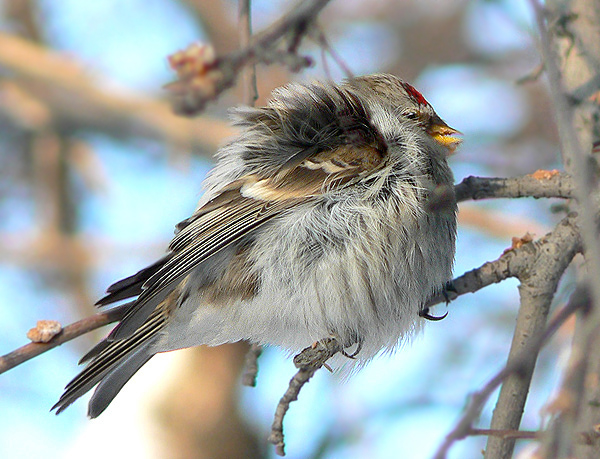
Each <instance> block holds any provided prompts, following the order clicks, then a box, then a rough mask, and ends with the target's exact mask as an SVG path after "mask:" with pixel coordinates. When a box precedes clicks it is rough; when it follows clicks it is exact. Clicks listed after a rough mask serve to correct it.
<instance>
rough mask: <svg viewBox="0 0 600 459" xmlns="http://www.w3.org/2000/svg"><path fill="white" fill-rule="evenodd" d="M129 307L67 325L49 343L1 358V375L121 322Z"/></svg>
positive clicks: (28, 347) (119, 307) (19, 350)
mask: <svg viewBox="0 0 600 459" xmlns="http://www.w3.org/2000/svg"><path fill="white" fill-rule="evenodd" d="M128 306H129V304H124V305H121V306H117V307H116V308H112V309H109V310H108V311H105V312H100V313H98V314H94V315H93V316H90V317H86V318H85V319H81V320H79V321H77V322H75V323H72V324H71V325H67V326H66V327H65V328H63V330H62V332H60V333H59V334H58V335H56V336H55V337H54V338H53V339H52V340H51V341H49V342H48V343H29V344H26V345H24V346H21V347H20V348H18V349H16V350H14V351H12V352H9V353H8V354H6V355H3V356H2V357H0V374H2V373H4V372H5V371H8V370H10V369H11V368H14V367H16V366H17V365H20V364H21V363H23V362H26V361H27V360H30V359H32V358H34V357H37V356H38V355H40V354H43V353H44V352H46V351H49V350H50V349H52V348H55V347H56V346H59V345H61V344H63V343H66V342H67V341H71V340H72V339H75V338H77V337H79V336H81V335H85V334H86V333H89V332H91V331H92V330H96V329H97V328H100V327H103V326H104V325H108V324H111V323H113V322H117V321H119V320H121V318H122V317H123V314H124V313H125V309H126V308H127V307H128Z"/></svg>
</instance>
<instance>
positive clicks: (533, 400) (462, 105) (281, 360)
mask: <svg viewBox="0 0 600 459" xmlns="http://www.w3.org/2000/svg"><path fill="white" fill-rule="evenodd" d="M292 5H293V3H292V2H290V1H283V0H277V1H272V0H256V1H254V2H252V20H253V24H254V29H255V31H259V30H261V29H262V28H264V27H266V26H268V25H269V24H271V23H272V22H273V21H275V20H276V19H277V18H279V17H280V16H281V15H282V14H283V13H284V12H285V11H288V10H289V9H290V8H291V7H292ZM319 24H320V27H321V28H322V30H323V32H324V33H325V35H326V36H327V38H328V40H329V42H330V44H331V45H332V47H333V49H335V50H336V52H337V53H338V54H339V55H340V57H341V59H342V60H343V61H344V62H345V64H346V65H347V66H348V67H349V68H350V69H351V70H352V72H354V73H355V74H366V73H372V72H389V73H394V74H396V75H398V76H401V77H402V78H404V79H406V80H408V81H411V82H412V83H413V84H414V85H415V86H416V87H417V88H419V89H420V90H421V91H422V92H423V94H424V95H425V97H426V98H427V99H428V100H429V101H430V102H431V103H432V105H433V106H434V107H435V108H436V111H437V112H438V113H439V114H440V116H442V117H443V118H444V119H445V120H446V121H447V122H448V124H449V125H451V126H453V127H456V128H457V129H459V130H461V131H462V132H463V133H464V134H465V142H464V144H463V146H462V147H461V149H460V150H459V151H458V152H457V154H456V155H455V156H454V157H453V158H452V160H451V165H452V167H453V170H454V173H455V177H456V181H457V182H459V181H461V180H462V179H463V178H464V177H466V176H469V175H481V176H514V175H519V174H526V173H531V172H533V171H535V170H537V169H553V168H555V167H558V165H559V162H558V149H557V146H556V141H555V140H556V133H555V129H554V123H553V120H552V111H551V106H550V104H549V100H548V97H547V92H546V86H545V82H544V80H543V78H539V77H538V74H539V72H540V58H539V56H538V53H537V50H536V38H535V37H536V33H535V27H534V25H533V21H532V14H531V11H530V10H529V7H528V2H526V1H524V0H488V1H486V0H470V1H468V0H444V1H439V0H404V1H401V0H397V1H391V0H344V1H342V0H334V1H332V2H331V3H330V5H329V6H328V7H327V8H326V9H325V10H324V11H323V13H322V14H321V16H320V19H319ZM237 34H238V27H237V3H236V2H235V1H227V0H222V1H214V0H103V1H101V2H99V1H97V2H83V1H78V0H62V1H60V2H57V1H53V0H0V354H5V353H7V352H10V351H11V350H13V349H15V348H17V347H18V346H21V345H23V344H25V343H26V342H27V339H26V337H25V334H26V332H27V330H28V329H29V328H31V327H33V326H34V325H35V322H36V321H37V320H39V319H53V320H58V321H60V322H61V323H62V324H63V325H66V324H68V323H71V322H74V321H76V320H78V319H80V318H83V317H85V316H88V315H90V314H92V313H93V312H94V307H93V304H94V302H95V300H96V299H97V298H99V297H100V296H101V295H102V293H103V291H104V289H105V288H106V287H107V286H108V285H109V284H110V283H111V282H113V281H115V280H117V279H120V278H122V277H124V276H127V275H130V274H132V273H133V272H135V271H137V270H138V269H140V268H141V267H143V266H145V265H146V264H148V263H150V262H152V261H154V260H155V259H156V258H157V257H159V256H161V254H162V253H164V250H165V248H166V245H167V243H168V241H169V239H170V238H171V237H172V234H173V233H172V230H173V227H174V225H175V224H176V223H177V222H179V221H180V220H182V219H184V218H185V217H187V216H188V215H189V214H190V212H192V211H193V209H194V207H195V203H196V202H197V200H198V198H199V197H200V196H201V193H202V191H201V186H200V184H201V182H202V179H203V177H204V175H205V174H206V172H207V171H208V170H209V169H210V167H211V156H212V154H213V153H214V152H215V150H216V149H217V148H218V146H219V145H221V144H223V143H224V142H226V141H227V139H228V138H229V137H231V136H232V135H233V134H234V131H233V130H232V129H231V128H230V127H229V126H228V122H227V109H228V108H229V107H231V106H235V105H237V104H239V103H240V101H241V100H242V90H241V88H238V87H236V88H233V89H232V90H230V91H228V92H227V93H225V95H224V96H223V97H221V98H220V100H219V101H218V102H217V103H212V104H210V105H209V107H208V109H207V111H206V112H205V113H204V114H203V116H201V117H199V118H195V119H186V118H181V117H178V116H175V115H173V114H172V113H171V110H170V107H169V104H168V103H167V102H166V101H165V99H166V94H165V91H164V90H163V88H162V87H163V86H164V85H165V84H166V83H168V82H169V81H171V80H173V79H174V75H173V74H172V73H171V71H170V70H169V68H168V65H167V61H166V56H167V55H169V54H172V53H174V52H175V51H177V50H179V49H182V48H184V47H186V46H187V45H189V44H190V43H192V42H194V41H202V42H210V43H212V44H213V46H214V47H215V49H216V50H217V52H218V53H226V52H229V51H231V50H234V49H236V47H237V46H238V37H237ZM302 52H303V53H304V54H306V55H309V56H311V57H312V59H313V60H314V61H315V65H314V67H312V68H310V69H308V70H305V71H303V72H302V73H300V74H290V73H288V72H287V71H286V70H285V69H282V68H280V67H278V66H271V67H261V66H259V67H258V90H259V96H260V98H259V101H258V103H259V104H261V103H264V101H265V100H266V99H267V98H268V95H269V93H270V91H271V90H272V89H273V88H275V87H277V86H279V85H281V84H285V83H286V82H288V81H290V80H310V79H313V78H327V77H328V76H331V77H332V78H334V79H340V78H342V77H343V75H344V73H343V71H342V70H341V69H340V68H339V66H337V65H336V63H335V62H334V61H333V60H332V59H330V58H327V57H324V56H323V53H322V51H321V49H320V48H319V45H318V43H316V42H311V41H310V40H307V41H306V42H305V45H304V47H303V48H302ZM553 204H554V203H553V202H552V201H548V200H543V201H535V200H529V199H526V200H510V201H508V200H496V201H490V202H477V203H472V202H469V203H464V204H462V205H461V206H460V229H459V240H458V249H457V256H456V268H455V274H456V275H460V274H462V273H464V272H465V271H467V270H470V269H473V268H476V267H478V266H480V265H481V264H483V263H484V262H486V261H490V260H494V259H496V258H497V257H499V256H500V254H501V253H502V251H503V250H504V249H506V248H507V247H509V246H510V243H511V237H512V236H522V235H524V234H525V233H526V232H527V231H529V232H530V233H534V234H535V235H536V236H537V237H540V236H542V235H543V234H544V233H545V232H546V231H548V230H549V229H550V228H552V226H553V224H554V223H555V222H556V221H558V218H559V217H558V216H555V215H554V214H553V213H552V206H553ZM571 288H572V280H571V279H570V277H569V275H567V276H566V278H565V279H563V282H562V286H561V292H562V293H559V295H557V301H562V300H564V298H565V297H566V294H567V293H568V292H569V291H570V290H571ZM517 308H518V291H517V282H516V281H508V282H504V283H502V284H500V285H496V286H492V287H489V288H487V289H485V290H483V291H480V292H477V293H476V294H473V295H468V296H464V297H461V298H459V299H458V300H457V301H455V302H453V303H452V304H451V305H450V306H449V315H448V317H447V318H446V319H445V320H443V321H441V322H436V323H428V324H427V326H426V328H425V331H424V333H423V334H421V335H420V336H418V337H416V338H415V339H414V340H413V342H412V343H407V345H405V346H404V347H403V348H402V349H401V351H400V352H398V353H396V354H395V355H384V356H381V357H380V358H378V359H377V360H375V361H374V362H373V363H372V364H370V365H369V366H368V367H367V368H366V369H364V370H363V371H362V372H361V373H359V374H358V375H356V376H354V377H353V378H351V379H350V380H348V381H341V380H340V379H339V378H338V377H337V376H336V375H332V374H330V373H328V372H326V371H320V372H319V373H318V374H317V375H316V376H315V378H314V379H313V380H312V381H311V382H310V383H309V384H308V385H307V386H305V387H304V389H303V390H302V392H301V394H300V397H299V400H298V401H297V402H295V403H293V404H292V406H291V409H290V411H289V413H288V416H287V417H286V419H285V424H284V427H285V434H286V441H287V454H288V457H289V458H363V457H369V458H392V457H394V458H397V457H402V458H427V457H430V456H431V455H432V453H433V451H435V449H436V448H437V446H438V445H439V444H440V442H441V441H442V439H443V437H444V436H445V434H446V433H447V432H448V431H449V430H450V429H451V428H452V426H453V424H454V422H455V421H456V419H457V418H458V416H459V415H460V413H461V411H462V409H463V407H464V406H465V403H466V400H467V396H468V394H469V393H470V392H472V391H474V390H476V389H477V388H479V387H480V386H481V385H483V384H484V383H485V382H486V381H487V380H488V379H489V378H490V377H491V376H492V375H493V374H494V373H495V372H496V371H497V370H499V369H500V368H501V367H502V365H503V364H504V362H505V359H506V355H507V352H508V348H509V345H510V340H511V336H512V332H513V328H514V322H515V317H516V311H517ZM437 312H439V313H440V314H443V313H444V312H445V307H443V306H442V307H439V310H436V313H437ZM570 327H571V325H570V324H567V325H566V326H565V327H563V328H564V329H563V330H561V332H560V333H559V335H558V337H557V338H555V339H554V340H553V342H552V344H551V345H550V346H549V347H547V348H546V349H545V350H544V351H543V352H542V354H541V361H540V364H539V366H538V368H537V370H536V373H535V375H534V381H533V385H532V394H531V396H530V399H529V401H528V405H527V408H526V414H525V417H524V420H523V423H522V428H523V429H537V428H539V426H540V423H541V422H543V419H542V418H541V417H540V409H541V408H542V406H543V404H544V402H545V401H546V400H547V399H548V397H549V395H550V394H551V393H552V390H553V388H554V387H555V385H556V383H557V372H556V355H557V354H559V353H560V352H561V349H562V344H564V343H566V342H568V341H569V340H570V336H571V335H570V333H571V330H570ZM108 330H109V329H104V330H100V331H98V332H96V333H91V334H90V335H88V336H84V337H81V338H78V339H77V340H75V341H72V342H70V343H68V344H65V345H63V346H61V347H59V348H57V349H54V350H52V351H50V352H49V353H47V354H44V355H42V356H40V357H37V358H35V359H34V360H32V361H29V362H27V363H25V364H23V365H21V366H19V367H17V368H15V369H13V370H11V371H9V372H8V373H6V374H3V375H2V376H1V377H0V457H3V458H21V457H23V458H27V457H44V458H75V457H82V456H84V455H85V457H88V458H96V457H98V458H104V457H107V456H110V457H113V458H124V457H141V458H163V457H164V458H167V457H169V458H171V457H173V458H175V457H182V458H183V457H197V458H204V457H206V458H235V457H244V458H245V457H248V458H253V457H256V458H260V457H274V451H273V448H272V447H271V446H270V445H269V444H267V442H266V437H267V436H268V433H269V429H270V425H271V422H272V419H273V413H274V410H275V407H276V405H277V402H278V400H279V398H280V397H281V395H282V394H283V393H284V391H285V389H286V388H287V384H288V381H289V379H290V378H291V377H292V376H293V374H294V372H295V368H294V366H293V363H292V362H291V359H289V358H288V356H286V355H283V354H282V353H281V352H280V351H278V350H277V349H266V350H265V352H264V353H263V355H262V357H261V358H260V359H259V374H258V384H257V387H256V388H248V387H242V386H241V384H240V382H239V376H240V372H241V371H242V370H241V368H242V364H243V358H244V354H245V352H246V347H245V346H244V345H242V344H237V345H230V346H221V347H219V348H212V349H193V350H186V351H179V352H174V353H169V354H164V355H159V356H157V357H155V358H154V359H152V360H151V361H150V362H149V363H148V364H147V365H146V366H144V368H143V369H142V370H141V371H140V372H139V373H138V374H136V376H135V377H134V378H133V379H132V380H131V382H130V383H129V384H127V386H126V387H125V389H124V390H123V391H122V392H121V394H120V395H119V396H118V397H117V398H116V400H115V402H114V403H113V404H112V405H111V406H110V408H109V409H108V410H107V411H106V412H105V413H104V414H103V415H102V416H101V417H100V418H98V419H96V420H93V421H90V420H88V419H87V418H86V415H85V413H86V409H87V406H86V401H87V399H88V398H89V395H88V396H86V397H84V398H83V399H82V400H80V401H78V402H77V403H75V404H74V405H73V406H72V407H71V408H70V409H68V410H67V411H66V412H65V413H64V414H61V415H60V416H58V417H57V416H55V415H54V414H53V413H50V412H49V409H50V407H51V406H52V405H53V404H54V403H55V402H56V400H57V399H58V397H59V396H60V394H61V393H62V389H63V387H64V385H65V384H66V383H67V382H68V381H69V380H70V379H71V378H72V377H73V376H74V375H75V374H76V373H77V372H78V368H77V361H78V359H79V357H80V356H81V355H82V353H83V352H85V351H86V350H88V349H89V348H90V347H91V346H92V345H93V343H94V342H95V341H97V340H98V339H100V338H101V337H102V335H103V334H105V333H107V332H108ZM559 362H560V358H559ZM493 401H494V400H493V398H492V402H493ZM492 408H493V404H492V403H490V404H489V405H488V406H487V407H486V410H485V411H484V414H483V416H482V419H481V424H480V425H481V427H487V426H488V425H489V424H488V423H489V418H490V415H491V410H492ZM484 446H485V438H484V437H476V438H469V439H467V440H464V441H462V442H460V443H459V444H457V445H456V446H455V447H454V448H453V449H452V454H451V457H453V458H457V459H458V458H461V459H463V458H471V457H473V458H476V457H480V451H481V449H482V448H483V447H484ZM524 448H527V443H526V442H520V443H518V449H517V451H521V452H522V451H523V449H524Z"/></svg>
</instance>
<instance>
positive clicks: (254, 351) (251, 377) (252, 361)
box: [242, 344, 263, 387]
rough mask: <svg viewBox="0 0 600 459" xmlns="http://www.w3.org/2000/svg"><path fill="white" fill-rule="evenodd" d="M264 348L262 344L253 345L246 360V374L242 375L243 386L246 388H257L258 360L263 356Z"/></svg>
mask: <svg viewBox="0 0 600 459" xmlns="http://www.w3.org/2000/svg"><path fill="white" fill-rule="evenodd" d="M262 351H263V348H262V346H261V345H260V344H251V345H250V349H248V352H247V353H246V357H245V359H244V373H243V374H242V384H243V385H244V386H249V387H255V386H256V376H257V375H258V358H259V357H260V355H261V354H262Z"/></svg>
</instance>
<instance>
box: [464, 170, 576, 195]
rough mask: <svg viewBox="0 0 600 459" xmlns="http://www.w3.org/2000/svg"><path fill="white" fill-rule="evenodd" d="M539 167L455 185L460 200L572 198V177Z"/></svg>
mask: <svg viewBox="0 0 600 459" xmlns="http://www.w3.org/2000/svg"><path fill="white" fill-rule="evenodd" d="M544 172H547V173H546V174H541V173H540V172H539V171H538V172H536V173H534V174H528V175H524V176H521V177H512V178H487V177H472V176H471V177H467V178H465V179H464V180H463V181H462V182H461V183H459V184H458V185H456V187H455V193H456V199H457V201H459V202H460V201H466V200H468V199H472V200H474V201H476V200H478V199H488V198H524V197H532V198H573V197H574V196H573V187H574V185H573V180H572V179H571V177H570V176H569V175H568V174H565V173H560V172H557V171H552V172H550V171H544Z"/></svg>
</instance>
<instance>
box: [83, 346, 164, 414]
mask: <svg viewBox="0 0 600 459" xmlns="http://www.w3.org/2000/svg"><path fill="white" fill-rule="evenodd" d="M153 341H154V340H149V341H147V342H145V343H144V344H143V345H142V346H140V347H139V348H138V349H136V350H135V351H133V352H132V353H131V354H130V355H128V356H127V358H125V359H123V360H122V361H121V362H119V364H118V365H117V366H116V367H114V368H113V369H112V370H110V371H109V373H108V374H107V375H106V376H104V378H102V380H101V381H100V384H98V387H96V390H95V391H94V395H92V398H91V399H90V403H89V405H88V416H89V417H90V418H95V417H97V416H98V415H100V414H101V413H102V412H103V411H104V410H105V409H106V407H107V406H108V405H109V404H110V402H112V401H113V399H114V398H115V396H116V395H117V394H118V393H119V391H120V390H121V389H122V388H123V386H124V385H125V383H126V382H127V381H129V379H130V378H131V377H132V376H133V375H134V374H135V373H136V372H137V371H138V370H139V369H140V368H141V367H142V366H143V365H144V364H145V363H146V362H147V361H148V360H150V359H151V358H152V357H153V356H154V355H155V354H154V353H153V352H152V351H151V350H150V348H151V345H152V344H153Z"/></svg>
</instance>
